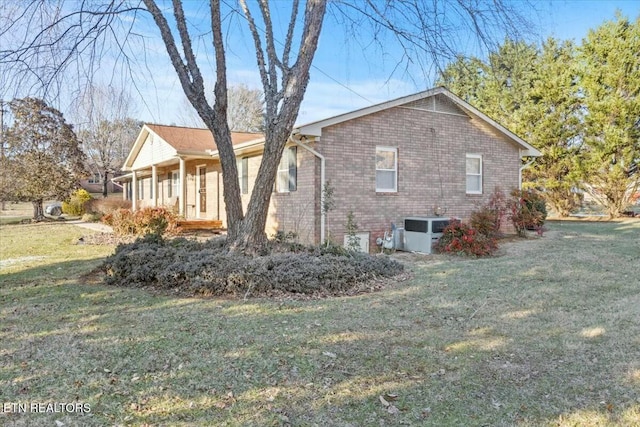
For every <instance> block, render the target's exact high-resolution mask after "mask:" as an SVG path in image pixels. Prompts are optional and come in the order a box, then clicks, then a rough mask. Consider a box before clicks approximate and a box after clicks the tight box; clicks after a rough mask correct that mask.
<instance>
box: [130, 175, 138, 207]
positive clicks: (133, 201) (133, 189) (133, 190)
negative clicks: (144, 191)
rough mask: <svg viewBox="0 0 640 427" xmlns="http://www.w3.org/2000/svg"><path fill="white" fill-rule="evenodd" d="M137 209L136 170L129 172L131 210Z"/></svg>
mask: <svg viewBox="0 0 640 427" xmlns="http://www.w3.org/2000/svg"><path fill="white" fill-rule="evenodd" d="M137 209H138V172H136V171H132V172H131V210H132V211H134V212H135V211H136V210H137Z"/></svg>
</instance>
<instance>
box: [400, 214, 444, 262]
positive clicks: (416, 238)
mask: <svg viewBox="0 0 640 427" xmlns="http://www.w3.org/2000/svg"><path fill="white" fill-rule="evenodd" d="M450 222H451V220H450V219H447V218H442V217H433V218H430V217H409V218H405V219H404V249H403V250H405V251H409V252H422V253H425V254H430V253H431V248H432V247H433V244H434V243H436V242H437V241H438V239H439V238H440V236H442V231H443V230H444V229H445V228H446V227H447V226H448V225H449V223H450Z"/></svg>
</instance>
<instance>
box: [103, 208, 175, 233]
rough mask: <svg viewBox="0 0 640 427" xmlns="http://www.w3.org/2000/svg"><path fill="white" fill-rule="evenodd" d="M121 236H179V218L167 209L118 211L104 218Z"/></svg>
mask: <svg viewBox="0 0 640 427" xmlns="http://www.w3.org/2000/svg"><path fill="white" fill-rule="evenodd" d="M102 222H104V223H105V224H107V225H110V226H111V227H112V228H113V232H114V233H115V234H117V235H119V236H127V235H134V236H144V235H147V234H157V235H160V236H161V235H172V234H177V233H178V231H179V229H178V216H177V215H176V214H174V213H173V212H171V211H170V210H168V209H166V208H161V207H160V208H143V209H140V210H138V211H136V212H131V210H129V209H118V210H116V211H114V212H112V213H110V214H107V215H105V216H104V217H103V218H102Z"/></svg>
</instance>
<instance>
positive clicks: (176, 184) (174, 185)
mask: <svg viewBox="0 0 640 427" xmlns="http://www.w3.org/2000/svg"><path fill="white" fill-rule="evenodd" d="M169 177H170V178H169V180H170V182H169V197H178V195H179V194H180V175H179V173H178V171H171V172H169Z"/></svg>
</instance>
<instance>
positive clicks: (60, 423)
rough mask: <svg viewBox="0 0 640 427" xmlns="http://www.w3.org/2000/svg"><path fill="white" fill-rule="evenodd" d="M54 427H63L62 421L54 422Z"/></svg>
mask: <svg viewBox="0 0 640 427" xmlns="http://www.w3.org/2000/svg"><path fill="white" fill-rule="evenodd" d="M56 426H58V427H63V426H64V423H63V422H62V421H58V420H56Z"/></svg>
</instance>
